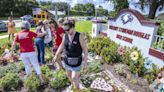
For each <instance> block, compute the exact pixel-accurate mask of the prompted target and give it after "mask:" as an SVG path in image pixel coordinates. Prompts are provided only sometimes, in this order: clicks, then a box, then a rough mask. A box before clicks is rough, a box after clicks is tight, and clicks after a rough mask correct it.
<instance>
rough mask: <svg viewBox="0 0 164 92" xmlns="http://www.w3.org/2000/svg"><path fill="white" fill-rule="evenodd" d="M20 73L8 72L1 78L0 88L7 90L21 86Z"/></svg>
mask: <svg viewBox="0 0 164 92" xmlns="http://www.w3.org/2000/svg"><path fill="white" fill-rule="evenodd" d="M19 81H20V80H19V77H18V73H7V74H6V75H5V76H4V77H2V78H1V79H0V89H3V90H5V91H14V90H17V89H18V87H19Z"/></svg>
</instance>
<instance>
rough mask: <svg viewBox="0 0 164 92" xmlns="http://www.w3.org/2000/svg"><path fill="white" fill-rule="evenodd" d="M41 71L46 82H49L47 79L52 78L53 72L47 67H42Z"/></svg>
mask: <svg viewBox="0 0 164 92" xmlns="http://www.w3.org/2000/svg"><path fill="white" fill-rule="evenodd" d="M41 71H42V74H43V77H44V78H45V81H46V82H49V79H51V78H53V71H51V70H50V68H49V67H48V66H47V65H43V66H42V67H41Z"/></svg>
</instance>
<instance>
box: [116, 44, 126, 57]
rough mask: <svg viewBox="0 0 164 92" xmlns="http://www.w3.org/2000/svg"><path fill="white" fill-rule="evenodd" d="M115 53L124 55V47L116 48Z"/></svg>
mask: <svg viewBox="0 0 164 92" xmlns="http://www.w3.org/2000/svg"><path fill="white" fill-rule="evenodd" d="M117 52H118V54H119V55H124V54H125V47H124V46H120V47H118V49H117Z"/></svg>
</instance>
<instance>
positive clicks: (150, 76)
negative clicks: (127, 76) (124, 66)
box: [144, 64, 160, 84]
mask: <svg viewBox="0 0 164 92" xmlns="http://www.w3.org/2000/svg"><path fill="white" fill-rule="evenodd" d="M159 72H160V71H159V70H158V68H157V66H156V65H155V64H153V65H152V69H151V71H150V72H149V73H147V74H145V76H144V77H145V78H146V80H147V81H148V83H149V84H151V83H152V82H153V81H154V80H155V79H156V78H157V75H158V73H159Z"/></svg>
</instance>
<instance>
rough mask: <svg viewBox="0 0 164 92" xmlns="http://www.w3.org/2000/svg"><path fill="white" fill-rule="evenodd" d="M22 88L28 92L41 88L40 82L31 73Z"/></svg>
mask: <svg viewBox="0 0 164 92" xmlns="http://www.w3.org/2000/svg"><path fill="white" fill-rule="evenodd" d="M24 86H25V88H27V90H28V91H29V92H35V91H37V90H38V89H39V87H40V86H41V81H40V79H39V78H38V76H37V75H36V74H34V73H32V74H31V75H30V76H29V77H28V78H27V79H26V80H25V81H24Z"/></svg>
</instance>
